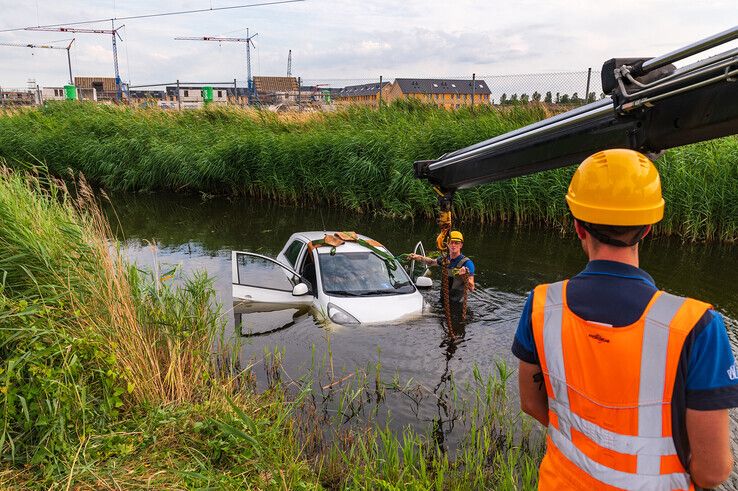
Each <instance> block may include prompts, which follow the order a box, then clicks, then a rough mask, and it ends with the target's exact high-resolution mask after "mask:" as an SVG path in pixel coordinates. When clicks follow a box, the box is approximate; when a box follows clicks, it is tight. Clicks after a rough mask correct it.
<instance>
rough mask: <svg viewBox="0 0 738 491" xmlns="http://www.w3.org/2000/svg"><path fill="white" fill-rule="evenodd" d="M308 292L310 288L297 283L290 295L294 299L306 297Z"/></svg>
mask: <svg viewBox="0 0 738 491" xmlns="http://www.w3.org/2000/svg"><path fill="white" fill-rule="evenodd" d="M309 292H310V288H308V286H307V285H306V284H305V283H298V284H296V285H295V287H294V288H293V289H292V295H294V296H296V297H301V296H303V295H307V294H308V293H309Z"/></svg>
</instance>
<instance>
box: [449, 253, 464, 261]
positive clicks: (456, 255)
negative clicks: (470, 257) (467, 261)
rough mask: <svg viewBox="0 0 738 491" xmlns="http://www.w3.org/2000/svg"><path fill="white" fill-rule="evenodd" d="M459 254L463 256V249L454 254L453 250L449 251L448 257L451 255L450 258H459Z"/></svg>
mask: <svg viewBox="0 0 738 491" xmlns="http://www.w3.org/2000/svg"><path fill="white" fill-rule="evenodd" d="M459 256H461V251H459V252H457V253H456V254H454V253H453V252H449V253H448V257H449V259H452V260H453V259H456V258H457V257H459Z"/></svg>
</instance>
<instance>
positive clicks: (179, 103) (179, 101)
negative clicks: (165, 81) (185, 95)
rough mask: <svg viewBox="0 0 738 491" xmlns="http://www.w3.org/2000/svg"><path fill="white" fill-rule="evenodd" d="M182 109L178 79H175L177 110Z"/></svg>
mask: <svg viewBox="0 0 738 491" xmlns="http://www.w3.org/2000/svg"><path fill="white" fill-rule="evenodd" d="M181 109H182V100H181V99H180V97H179V79H177V110H181Z"/></svg>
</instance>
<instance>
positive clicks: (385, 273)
mask: <svg viewBox="0 0 738 491" xmlns="http://www.w3.org/2000/svg"><path fill="white" fill-rule="evenodd" d="M318 257H319V261H320V276H321V279H322V281H323V291H324V292H325V293H326V294H328V295H339V296H341V295H344V296H372V295H399V294H403V293H412V292H414V291H415V287H414V286H413V284H412V281H410V278H409V277H408V276H407V274H406V273H405V270H404V269H402V267H401V266H400V265H399V264H397V262H395V264H397V269H395V270H394V271H391V270H390V269H389V268H388V267H387V262H386V261H385V260H384V259H382V258H380V257H379V256H377V255H376V254H374V253H373V252H370V251H366V252H363V251H362V252H343V253H337V254H334V255H331V254H319V255H318Z"/></svg>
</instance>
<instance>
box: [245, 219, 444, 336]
mask: <svg viewBox="0 0 738 491" xmlns="http://www.w3.org/2000/svg"><path fill="white" fill-rule="evenodd" d="M350 236H351V237H353V238H354V239H353V240H352V239H348V240H341V237H342V238H344V239H346V235H345V234H343V233H341V232H299V233H296V234H293V235H292V236H291V237H290V238H289V240H288V241H287V243H286V244H285V246H284V248H283V249H282V251H281V252H280V253H279V255H278V256H277V258H276V259H272V258H269V257H267V256H263V255H260V254H255V253H250V252H240V251H233V253H232V258H231V259H232V261H231V265H232V266H231V267H232V275H233V301H234V305H237V307H238V309H239V311H241V312H248V311H252V312H257V311H262V312H263V311H270V310H280V309H286V308H300V307H305V306H312V307H314V308H315V309H316V310H317V311H318V312H320V313H321V314H322V315H323V316H324V317H326V318H328V319H330V320H331V321H333V322H335V323H337V324H358V323H376V322H390V321H396V320H398V319H403V318H408V317H411V316H416V315H420V314H422V312H423V310H424V308H425V301H424V299H423V296H422V295H421V293H420V292H419V291H418V288H417V287H428V286H431V284H432V282H431V280H430V278H426V277H423V276H421V277H419V278H418V279H417V280H416V282H413V280H412V279H411V278H410V276H409V275H408V273H407V272H406V271H405V270H404V269H403V268H402V266H401V265H400V264H399V262H398V261H397V260H396V259H394V256H392V254H391V253H390V252H389V251H388V250H387V249H386V248H385V247H384V246H382V245H381V244H379V243H378V242H376V241H373V240H372V239H370V238H369V237H366V236H364V235H359V234H352V235H350ZM336 239H337V240H336ZM326 242H328V244H327V243H326ZM334 243H335V244H338V245H330V244H334Z"/></svg>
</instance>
